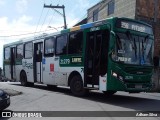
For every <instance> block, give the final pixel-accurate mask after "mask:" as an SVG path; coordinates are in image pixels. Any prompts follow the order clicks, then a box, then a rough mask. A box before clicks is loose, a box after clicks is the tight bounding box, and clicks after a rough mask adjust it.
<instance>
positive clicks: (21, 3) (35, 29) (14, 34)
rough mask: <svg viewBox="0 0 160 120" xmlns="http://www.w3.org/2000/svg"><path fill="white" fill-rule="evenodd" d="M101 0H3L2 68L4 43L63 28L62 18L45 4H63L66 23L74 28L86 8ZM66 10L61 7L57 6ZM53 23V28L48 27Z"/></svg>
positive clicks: (0, 10)
mask: <svg viewBox="0 0 160 120" xmlns="http://www.w3.org/2000/svg"><path fill="white" fill-rule="evenodd" d="M99 1H101V0H0V67H2V66H3V64H2V63H3V45H4V44H6V43H11V42H14V41H17V40H19V39H22V38H26V37H29V36H34V35H37V34H41V33H46V32H50V33H51V32H56V31H57V30H58V31H59V30H62V29H63V26H64V22H63V17H62V16H61V15H60V14H58V13H57V12H55V10H54V9H49V8H44V7H43V6H44V4H46V5H50V4H52V5H55V6H56V5H59V6H61V5H64V6H65V14H66V22H67V26H68V27H72V26H73V25H75V24H76V23H77V22H79V21H80V20H82V19H83V18H85V16H87V9H88V8H90V7H92V6H93V5H95V4H96V3H98V2H99ZM57 10H58V11H59V12H61V13H63V11H62V9H57ZM49 26H50V27H49Z"/></svg>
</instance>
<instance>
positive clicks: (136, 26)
mask: <svg viewBox="0 0 160 120" xmlns="http://www.w3.org/2000/svg"><path fill="white" fill-rule="evenodd" d="M116 26H117V27H119V28H125V29H130V30H134V31H139V32H143V33H148V34H152V28H151V27H149V26H147V25H144V24H140V23H137V22H132V21H127V20H118V21H117V24H116Z"/></svg>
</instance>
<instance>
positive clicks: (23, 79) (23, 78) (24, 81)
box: [20, 72, 27, 86]
mask: <svg viewBox="0 0 160 120" xmlns="http://www.w3.org/2000/svg"><path fill="white" fill-rule="evenodd" d="M20 81H21V85H22V86H27V76H26V73H25V72H22V73H21V74H20Z"/></svg>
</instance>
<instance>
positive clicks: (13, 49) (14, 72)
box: [10, 47, 16, 80]
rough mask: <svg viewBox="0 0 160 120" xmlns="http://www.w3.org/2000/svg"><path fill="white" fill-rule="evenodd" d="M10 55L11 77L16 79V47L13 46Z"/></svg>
mask: <svg viewBox="0 0 160 120" xmlns="http://www.w3.org/2000/svg"><path fill="white" fill-rule="evenodd" d="M10 55H11V61H10V71H11V79H12V80H16V69H15V59H16V49H15V47H12V48H11V54H10Z"/></svg>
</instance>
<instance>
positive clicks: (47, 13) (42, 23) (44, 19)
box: [40, 9, 50, 31]
mask: <svg viewBox="0 0 160 120" xmlns="http://www.w3.org/2000/svg"><path fill="white" fill-rule="evenodd" d="M49 10H50V9H48V11H47V14H46V16H45V18H44V21H43V23H42V25H41V28H40V31H41V29H42V27H43V25H44V23H45V21H46V18H47V16H48V13H49Z"/></svg>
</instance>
